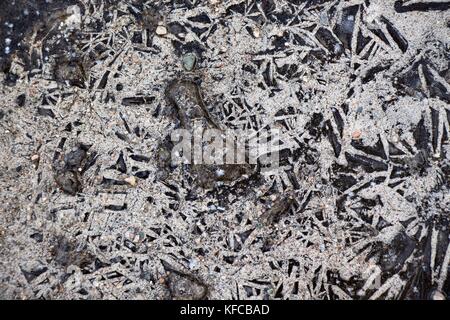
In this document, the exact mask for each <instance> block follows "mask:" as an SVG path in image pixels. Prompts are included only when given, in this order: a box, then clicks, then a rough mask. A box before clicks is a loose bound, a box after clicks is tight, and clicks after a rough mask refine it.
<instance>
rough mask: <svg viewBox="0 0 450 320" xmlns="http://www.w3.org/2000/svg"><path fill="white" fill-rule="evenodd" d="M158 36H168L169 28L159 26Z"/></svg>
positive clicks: (157, 29)
mask: <svg viewBox="0 0 450 320" xmlns="http://www.w3.org/2000/svg"><path fill="white" fill-rule="evenodd" d="M156 34H157V35H158V36H164V35H166V34H167V28H166V27H164V26H158V27H157V28H156Z"/></svg>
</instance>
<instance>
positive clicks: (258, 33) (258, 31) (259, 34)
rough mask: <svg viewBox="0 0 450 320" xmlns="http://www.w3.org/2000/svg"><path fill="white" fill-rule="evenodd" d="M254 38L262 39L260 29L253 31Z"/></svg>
mask: <svg viewBox="0 0 450 320" xmlns="http://www.w3.org/2000/svg"><path fill="white" fill-rule="evenodd" d="M253 36H254V37H255V38H260V37H261V30H259V28H254V29H253Z"/></svg>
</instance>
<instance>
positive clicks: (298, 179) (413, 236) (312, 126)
mask: <svg viewBox="0 0 450 320" xmlns="http://www.w3.org/2000/svg"><path fill="white" fill-rule="evenodd" d="M1 6H2V8H1V11H0V68H1V69H0V96H1V106H0V108H1V109H0V144H1V149H0V160H1V161H0V185H1V189H0V208H1V210H0V297H1V298H3V299H40V298H44V299H203V298H207V299H445V298H446V296H447V295H448V294H449V293H450V284H449V279H448V278H449V277H448V270H449V260H450V245H449V231H450V224H449V215H450V192H449V188H450V145H449V134H450V106H449V101H450V69H449V55H450V43H449V39H450V14H449V13H450V11H449V9H450V3H449V2H448V1H441V0H410V1H393V0H366V1H362V0H351V1H327V0H311V1H300V0H260V1H250V0H244V1H242V0H231V1H220V0H208V1H206V0H198V1H196V0H167V1H162V0H161V1H138V0H53V1H52V0H31V1H29V0H3V1H2V4H1ZM193 57H196V61H195V62H196V63H195V66H194V68H192V67H193V65H192V64H193V62H194V60H193V59H194V58H193ZM186 68H187V69H189V71H188V70H186ZM191 69H192V70H191ZM176 79H185V80H186V81H188V82H187V83H189V84H190V85H189V86H187V88H188V89H189V88H191V91H189V92H187V93H186V92H185V94H186V95H187V96H188V97H190V99H192V101H194V102H200V104H201V105H204V107H205V109H207V110H204V111H203V112H204V114H203V116H205V117H207V118H208V119H207V120H206V119H204V121H205V122H206V121H208V123H212V122H214V123H215V124H216V125H217V126H218V127H220V128H221V129H226V128H229V129H249V128H252V129H254V130H263V129H264V128H266V127H269V126H270V127H272V128H273V127H275V128H278V129H280V130H281V132H282V141H283V145H282V150H281V151H280V167H279V168H278V169H276V170H273V171H272V172H270V174H267V173H266V174H262V173H261V168H260V166H258V167H256V168H255V167H251V166H250V167H248V166H238V167H232V168H231V169H230V168H225V170H224V172H225V174H224V176H223V177H220V178H219V176H221V175H214V172H217V170H216V169H217V168H216V167H214V166H212V167H207V166H197V167H190V166H178V167H173V166H170V165H169V164H168V161H167V152H168V150H170V147H171V145H170V143H169V142H168V139H167V136H168V135H169V134H170V133H171V132H172V131H173V130H174V129H176V128H179V127H180V126H181V127H186V126H187V124H186V121H187V122H189V121H190V120H191V119H189V117H187V118H183V116H185V115H184V114H183V110H182V106H180V105H178V104H177V101H178V100H177V99H179V96H177V95H179V94H180V92H181V91H182V90H181V91H180V90H177V89H176V88H177V82H175V87H174V88H175V89H173V90H169V89H168V88H169V84H171V83H172V84H173V83H174V82H173V81H174V80H176ZM188 89H186V90H188ZM196 90H199V94H198V93H197V92H196ZM199 95H200V96H201V97H200V96H199ZM180 99H181V98H180ZM201 100H203V101H201ZM201 116H202V115H201ZM211 119H213V120H211Z"/></svg>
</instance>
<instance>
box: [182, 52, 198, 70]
mask: <svg viewBox="0 0 450 320" xmlns="http://www.w3.org/2000/svg"><path fill="white" fill-rule="evenodd" d="M196 63H197V56H196V55H195V54H194V53H188V54H186V55H185V56H184V57H183V68H184V69H185V70H186V71H192V70H194V68H195V64H196Z"/></svg>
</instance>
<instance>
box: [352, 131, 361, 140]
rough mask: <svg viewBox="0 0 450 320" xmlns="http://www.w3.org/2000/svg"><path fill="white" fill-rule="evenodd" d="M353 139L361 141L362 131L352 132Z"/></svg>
mask: <svg viewBox="0 0 450 320" xmlns="http://www.w3.org/2000/svg"><path fill="white" fill-rule="evenodd" d="M352 139H353V140H359V139H361V130H355V131H353V132H352Z"/></svg>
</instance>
